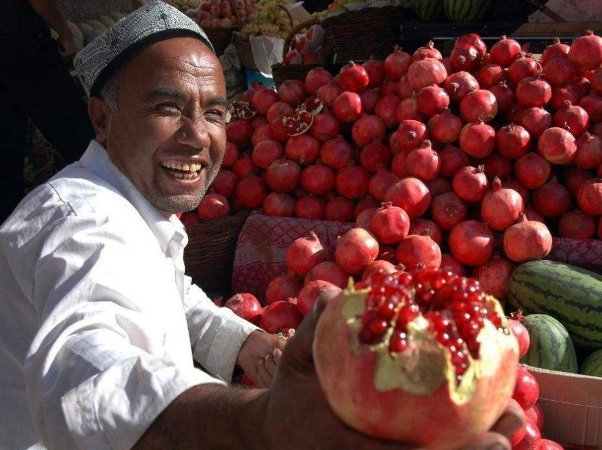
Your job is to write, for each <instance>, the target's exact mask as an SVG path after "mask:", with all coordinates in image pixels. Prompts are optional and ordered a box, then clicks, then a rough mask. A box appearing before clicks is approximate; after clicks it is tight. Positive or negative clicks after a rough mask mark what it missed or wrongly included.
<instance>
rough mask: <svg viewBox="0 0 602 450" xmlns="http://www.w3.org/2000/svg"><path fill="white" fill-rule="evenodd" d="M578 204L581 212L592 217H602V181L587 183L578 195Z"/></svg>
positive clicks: (596, 179)
mask: <svg viewBox="0 0 602 450" xmlns="http://www.w3.org/2000/svg"><path fill="white" fill-rule="evenodd" d="M577 204H578V205H579V208H581V211H583V212H584V213H585V214H589V215H590V216H599V215H602V179H601V178H593V179H591V180H587V181H585V182H584V183H583V184H582V185H581V187H580V188H579V192H578V193H577Z"/></svg>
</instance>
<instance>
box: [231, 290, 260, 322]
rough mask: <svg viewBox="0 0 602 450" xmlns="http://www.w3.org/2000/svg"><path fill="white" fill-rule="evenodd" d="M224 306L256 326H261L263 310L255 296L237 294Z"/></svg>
mask: <svg viewBox="0 0 602 450" xmlns="http://www.w3.org/2000/svg"><path fill="white" fill-rule="evenodd" d="M224 306H225V307H226V308H229V309H231V310H232V312H234V314H236V315H237V316H239V317H242V318H243V319H245V320H247V321H249V322H251V323H253V324H255V325H259V323H260V322H261V320H262V315H263V309H262V308H261V304H260V303H259V300H257V298H256V297H255V296H254V295H253V294H247V293H243V294H236V295H234V296H232V297H230V298H229V299H228V300H227V301H226V303H224Z"/></svg>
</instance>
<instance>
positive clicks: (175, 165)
mask: <svg viewBox="0 0 602 450" xmlns="http://www.w3.org/2000/svg"><path fill="white" fill-rule="evenodd" d="M161 165H162V166H163V167H166V168H168V169H177V170H181V171H184V172H198V171H199V170H201V168H202V166H201V165H200V164H197V163H190V164H188V163H181V162H178V161H163V162H162V163H161Z"/></svg>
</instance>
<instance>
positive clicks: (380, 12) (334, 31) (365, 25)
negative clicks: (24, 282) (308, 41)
mask: <svg viewBox="0 0 602 450" xmlns="http://www.w3.org/2000/svg"><path fill="white" fill-rule="evenodd" d="M402 16H403V8H402V7H397V6H385V7H384V8H363V9H360V10H359V11H349V12H346V13H343V14H339V15H338V16H334V17H330V18H328V19H325V20H324V21H323V22H322V26H323V27H324V29H325V30H326V39H327V40H328V43H329V44H330V45H331V46H332V49H333V50H334V52H335V53H336V55H337V61H342V62H347V61H351V60H353V61H358V62H362V61H367V60H368V59H370V57H371V56H374V57H375V58H377V59H385V58H386V57H387V56H388V55H389V54H390V53H391V52H392V51H393V46H394V45H395V44H398V43H399V42H400V39H401V20H402Z"/></svg>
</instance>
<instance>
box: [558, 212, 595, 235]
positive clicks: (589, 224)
mask: <svg viewBox="0 0 602 450" xmlns="http://www.w3.org/2000/svg"><path fill="white" fill-rule="evenodd" d="M558 233H559V234H560V236H562V237H566V238H573V239H592V238H593V237H594V236H595V235H596V219H594V218H593V217H592V216H588V215H587V214H585V213H583V212H581V211H578V210H577V211H570V212H567V213H565V214H563V215H562V217H561V218H560V222H559V223H558Z"/></svg>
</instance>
